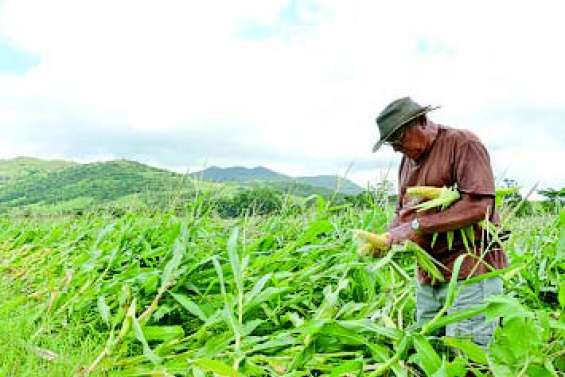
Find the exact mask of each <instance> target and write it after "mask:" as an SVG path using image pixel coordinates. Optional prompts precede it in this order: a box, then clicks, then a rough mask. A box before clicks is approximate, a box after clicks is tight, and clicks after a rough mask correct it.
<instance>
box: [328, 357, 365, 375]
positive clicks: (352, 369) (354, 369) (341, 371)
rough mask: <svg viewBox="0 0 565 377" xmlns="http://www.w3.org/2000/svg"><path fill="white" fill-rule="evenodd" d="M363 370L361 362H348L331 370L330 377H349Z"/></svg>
mask: <svg viewBox="0 0 565 377" xmlns="http://www.w3.org/2000/svg"><path fill="white" fill-rule="evenodd" d="M362 370H363V360H350V361H346V362H344V363H343V364H341V365H338V366H336V367H333V368H332V373H331V374H330V377H342V376H344V375H345V376H351V375H352V374H359V373H360V372H361V371H362Z"/></svg>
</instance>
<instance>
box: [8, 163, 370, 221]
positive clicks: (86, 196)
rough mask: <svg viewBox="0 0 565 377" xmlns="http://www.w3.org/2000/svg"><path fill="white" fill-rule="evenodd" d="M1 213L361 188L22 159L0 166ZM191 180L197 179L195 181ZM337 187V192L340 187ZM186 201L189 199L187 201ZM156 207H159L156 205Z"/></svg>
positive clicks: (211, 171)
mask: <svg viewBox="0 0 565 377" xmlns="http://www.w3.org/2000/svg"><path fill="white" fill-rule="evenodd" d="M0 177H3V178H2V181H1V182H2V183H0V211H4V210H9V209H13V208H20V209H25V208H29V209H32V208H43V207H45V208H47V207H49V208H54V206H56V208H64V209H68V210H79V209H85V208H90V207H93V206H97V205H100V204H106V203H114V204H115V203H121V202H124V201H125V202H128V203H129V202H130V201H132V203H133V202H135V201H136V200H142V201H143V202H144V203H168V201H170V200H171V199H172V198H175V199H174V200H175V201H176V200H178V198H180V197H181V195H182V197H183V198H185V199H186V198H189V197H190V193H192V192H194V188H195V185H198V187H199V188H200V189H202V188H210V189H216V188H220V187H221V190H220V191H221V192H222V193H223V195H229V193H230V192H234V191H233V190H238V188H239V187H240V186H256V185H266V186H268V187H272V188H275V189H277V190H279V191H283V192H287V193H289V194H291V195H294V196H309V195H312V194H320V195H323V196H331V195H333V194H334V193H335V191H336V187H339V192H341V193H347V194H350V193H357V192H359V191H361V188H360V187H359V186H357V185H355V184H354V183H353V182H351V181H348V180H341V179H338V177H336V176H315V177H299V178H293V177H290V176H287V175H284V174H280V173H277V172H275V171H272V170H269V169H267V168H265V167H261V166H259V167H256V168H252V169H248V168H245V167H231V168H219V167H211V168H208V169H206V170H204V171H202V172H199V173H194V174H192V177H188V179H187V177H186V176H184V175H182V174H178V173H174V172H171V171H168V170H164V169H159V168H155V167H151V166H148V165H145V164H142V163H139V162H135V161H129V160H116V161H108V162H95V163H90V164H79V163H74V162H69V161H47V160H40V159H36V158H27V157H20V158H15V159H12V160H0ZM190 178H198V179H196V180H194V179H190ZM338 181H339V186H338ZM186 200H188V199H186ZM155 205H159V204H155Z"/></svg>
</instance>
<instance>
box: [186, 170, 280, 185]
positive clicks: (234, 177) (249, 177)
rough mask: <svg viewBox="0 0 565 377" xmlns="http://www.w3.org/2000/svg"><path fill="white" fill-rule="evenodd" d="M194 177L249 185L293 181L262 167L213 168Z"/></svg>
mask: <svg viewBox="0 0 565 377" xmlns="http://www.w3.org/2000/svg"><path fill="white" fill-rule="evenodd" d="M192 176H195V177H198V178H201V179H203V180H205V181H213V182H237V183H249V182H252V181H287V180H289V179H291V178H290V177H289V176H287V175H284V174H280V173H277V172H274V171H272V170H270V169H267V168H264V167H262V166H257V167H255V168H251V169H249V168H245V167H242V166H233V167H230V168H220V167H217V166H212V167H209V168H207V169H205V170H202V171H199V172H197V173H193V174H192Z"/></svg>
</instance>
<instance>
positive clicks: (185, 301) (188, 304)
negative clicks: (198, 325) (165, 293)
mask: <svg viewBox="0 0 565 377" xmlns="http://www.w3.org/2000/svg"><path fill="white" fill-rule="evenodd" d="M171 296H173V297H174V299H175V300H177V302H178V303H179V304H181V306H182V307H183V308H185V309H186V310H188V311H189V312H190V314H192V315H194V316H196V317H198V318H199V319H201V320H202V321H204V322H206V321H208V317H207V316H206V314H204V311H203V310H202V309H200V306H198V305H197V304H196V303H195V302H194V301H192V300H191V299H189V298H188V297H187V296H185V295H183V294H180V293H171Z"/></svg>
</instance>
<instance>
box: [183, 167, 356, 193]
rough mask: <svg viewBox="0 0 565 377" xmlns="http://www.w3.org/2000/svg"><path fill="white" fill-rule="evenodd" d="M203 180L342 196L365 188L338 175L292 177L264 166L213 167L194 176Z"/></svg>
mask: <svg viewBox="0 0 565 377" xmlns="http://www.w3.org/2000/svg"><path fill="white" fill-rule="evenodd" d="M192 175H193V176H195V177H201V178H202V179H203V180H207V181H214V182H234V183H240V184H252V183H257V182H267V183H273V184H274V185H275V186H276V187H279V188H283V189H284V190H285V191H287V190H289V189H290V190H292V189H294V190H298V191H300V192H302V191H304V189H307V187H306V186H309V187H315V188H319V189H322V191H324V192H325V193H327V192H330V193H331V192H335V191H338V192H339V193H342V194H353V195H354V194H358V193H360V192H361V191H363V188H361V187H360V186H358V185H357V184H355V183H353V182H352V181H350V180H348V179H344V178H340V177H338V176H336V175H319V176H312V177H290V176H288V175H284V174H281V173H277V172H275V171H272V170H270V169H267V168H265V167H262V166H258V167H255V168H245V167H241V166H235V167H229V168H220V167H217V166H212V167H210V168H207V169H205V170H202V171H200V172H196V173H193V174H192Z"/></svg>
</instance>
